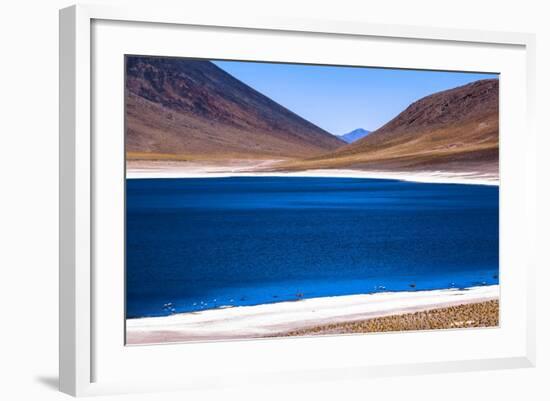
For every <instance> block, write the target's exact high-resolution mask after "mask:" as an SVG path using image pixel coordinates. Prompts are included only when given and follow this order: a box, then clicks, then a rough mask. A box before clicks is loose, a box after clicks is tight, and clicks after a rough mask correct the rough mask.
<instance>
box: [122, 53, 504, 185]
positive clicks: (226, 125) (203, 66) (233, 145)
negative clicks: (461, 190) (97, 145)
mask: <svg viewBox="0 0 550 401" xmlns="http://www.w3.org/2000/svg"><path fill="white" fill-rule="evenodd" d="M126 71H127V79H126V158H127V169H128V171H130V172H131V171H156V172H159V171H186V170H191V171H193V172H200V170H201V168H202V169H203V170H204V172H205V173H207V174H208V173H211V172H216V173H220V172H230V173H249V172H277V171H279V172H280V171H305V170H354V171H373V172H404V173H406V172H413V173H414V172H423V173H425V172H427V173H430V172H438V173H441V172H449V173H453V174H456V173H461V174H466V175H468V174H474V175H476V176H483V177H490V178H491V179H498V155H499V131H498V121H499V117H498V98H499V97H498V93H499V90H498V88H499V85H498V79H487V80H481V81H476V82H473V83H470V84H467V85H464V86H461V87H458V88H454V89H450V90H446V91H443V92H438V93H434V94H432V95H429V96H426V97H424V98H422V99H420V100H418V101H416V102H414V103H412V104H411V105H410V106H408V107H407V108H406V109H405V110H404V111H403V112H401V113H400V114H398V115H397V116H396V117H395V118H393V119H392V120H391V121H389V122H388V123H387V124H385V125H384V126H382V127H381V128H379V129H378V130H376V131H374V132H372V133H370V134H369V135H367V136H366V137H364V138H362V139H359V140H357V141H355V142H353V143H350V144H346V143H345V142H344V141H343V140H341V139H339V138H337V137H336V136H334V135H331V134H330V133H328V132H326V131H324V130H323V129H321V128H319V127H317V126H316V125H314V124H312V123H311V122H309V121H306V120H305V119H303V118H301V117H300V116H298V115H296V114H294V113H293V112H291V111H289V110H288V109H286V108H285V107H283V106H281V105H280V104H278V103H276V102H274V101H272V100H271V99H269V98H268V97H266V96H264V95H262V94H261V93H259V92H257V91H256V90H254V89H253V88H251V87H249V86H247V85H246V84H244V83H242V82H241V81H239V80H237V79H236V78H234V77H233V76H231V75H230V74H228V73H226V72H225V71H223V70H222V69H220V68H219V67H217V66H216V65H215V64H213V63H211V62H209V61H203V60H186V59H176V58H155V57H138V56H129V57H128V58H127V69H126Z"/></svg>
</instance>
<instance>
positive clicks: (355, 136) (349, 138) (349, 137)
mask: <svg viewBox="0 0 550 401" xmlns="http://www.w3.org/2000/svg"><path fill="white" fill-rule="evenodd" d="M370 133H371V131H367V130H366V129H364V128H356V129H354V130H353V131H350V132H348V133H347V134H343V135H339V138H340V139H342V140H344V141H346V142H347V143H352V142H355V141H357V140H359V139H361V138H363V137H365V136H367V135H368V134H370Z"/></svg>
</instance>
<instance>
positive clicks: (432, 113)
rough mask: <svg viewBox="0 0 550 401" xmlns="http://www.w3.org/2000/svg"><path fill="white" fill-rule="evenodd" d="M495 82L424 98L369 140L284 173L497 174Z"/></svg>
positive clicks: (292, 166) (293, 165)
mask: <svg viewBox="0 0 550 401" xmlns="http://www.w3.org/2000/svg"><path fill="white" fill-rule="evenodd" d="M498 94H499V83H498V79H487V80H481V81H476V82H473V83H470V84H467V85H464V86H461V87H458V88H454V89H450V90H446V91H443V92H438V93H435V94H432V95H430V96H426V97H424V98H422V99H420V100H418V101H416V102H414V103H412V104H411V105H410V106H409V107H407V108H406V109H405V110H404V111H403V112H401V113H400V114H399V115H397V116H396V117H395V118H394V119H393V120H391V121H390V122H388V123H387V124H385V125H384V126H382V127H381V128H379V129H378V130H376V131H374V132H372V133H371V134H369V135H368V136H366V137H364V138H362V139H360V140H358V141H356V142H354V143H351V144H349V145H346V146H344V147H341V148H339V149H337V150H335V151H333V152H328V153H327V154H325V155H322V156H319V157H312V158H307V159H306V160H301V161H296V162H293V163H287V164H286V166H285V168H288V169H304V168H308V169H309V168H355V169H381V170H438V169H441V170H450V171H452V170H455V171H475V172H487V173H492V174H494V173H498V155H499V132H498V127H499V126H498V119H499V118H498V98H499V95H498Z"/></svg>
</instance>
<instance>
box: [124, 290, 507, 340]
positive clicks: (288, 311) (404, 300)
mask: <svg viewBox="0 0 550 401" xmlns="http://www.w3.org/2000/svg"><path fill="white" fill-rule="evenodd" d="M498 298H499V286H498V285H491V286H481V287H472V288H468V289H445V290H432V291H403V292H386V293H376V294H361V295H345V296H336V297H322V298H311V299H304V300H299V301H289V302H278V303H273V304H262V305H256V306H239V307H233V308H224V309H211V310H205V311H200V312H192V313H180V314H175V315H171V316H163V317H151V318H139V319H127V320H126V341H127V344H155V343H166V342H184V341H206V340H223V339H239V338H255V337H265V336H271V335H275V334H278V333H284V332H288V331H292V330H298V329H303V328H307V327H312V326H318V325H323V324H328V323H340V322H352V321H358V320H365V319H370V318H375V317H381V316H389V315H399V314H403V313H410V312H418V311H425V310H430V309H435V308H444V307H448V306H456V305H463V304H470V303H477V302H483V301H489V300H496V299H498Z"/></svg>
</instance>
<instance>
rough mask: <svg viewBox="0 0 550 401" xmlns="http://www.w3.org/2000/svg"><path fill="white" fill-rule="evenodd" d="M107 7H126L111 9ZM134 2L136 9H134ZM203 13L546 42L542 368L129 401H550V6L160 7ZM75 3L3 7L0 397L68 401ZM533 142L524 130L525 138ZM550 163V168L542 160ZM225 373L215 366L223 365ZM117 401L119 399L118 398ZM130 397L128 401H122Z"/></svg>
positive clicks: (489, 1) (540, 60)
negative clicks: (62, 325)
mask: <svg viewBox="0 0 550 401" xmlns="http://www.w3.org/2000/svg"><path fill="white" fill-rule="evenodd" d="M96 2H97V3H115V4H124V3H132V1H125V0H118V1H117V0H112V1H105V0H104V1H99V0H97V1H96ZM135 2H136V1H134V2H133V3H135ZM150 2H151V3H153V4H155V6H156V7H162V6H166V5H168V4H170V3H172V4H179V5H180V7H186V8H188V9H189V12H193V10H195V9H196V10H200V9H203V10H213V12H216V13H222V14H232V13H246V12H254V13H255V14H265V15H277V16H295V17H302V18H321V19H336V20H364V21H367V22H374V23H395V24H407V25H428V26H436V27H438V26H439V27H456V28H473V29H488V30H504V31H525V32H532V33H536V34H537V114H538V119H537V122H536V129H537V134H538V141H539V146H538V149H539V155H538V166H539V169H538V185H539V194H538V211H537V213H538V216H539V227H538V232H539V238H538V244H537V245H538V246H537V251H538V255H539V266H538V273H537V283H538V294H537V302H538V304H537V311H538V312H537V319H538V320H537V326H538V329H537V330H538V333H537V336H538V344H537V346H538V366H537V367H536V368H534V369H523V370H509V371H493V372H481V373H461V374H442V375H435V376H416V377H397V378H383V379H371V380H365V381H363V382H327V383H316V384H306V385H297V386H293V387H288V388H259V387H254V386H251V387H250V388H247V389H242V388H240V389H230V390H227V391H226V392H224V393H223V394H222V393H220V392H209V393H203V394H181V393H165V394H149V395H140V396H134V395H132V396H121V397H120V398H121V399H131V400H159V399H162V400H164V399H182V398H183V397H187V399H193V400H195V399H210V400H218V399H224V400H232V399H238V400H248V399H250V400H256V399H262V400H264V399H267V400H269V399H287V400H300V399H304V400H309V399H316V400H333V399H337V400H344V399H360V398H364V399H366V398H367V397H368V398H379V399H387V398H389V399H397V398H407V399H422V400H436V399H437V400H440V399H442V398H443V399H446V400H455V399H456V400H462V401H463V400H464V399H476V400H477V399H482V398H485V399H494V400H499V399H529V400H538V399H548V397H550V389H549V386H548V381H549V379H550V351H549V347H548V343H549V340H548V339H550V332H549V317H548V313H547V310H546V307H547V306H549V299H550V297H549V295H548V291H547V286H548V283H549V282H550V274H549V270H550V265H549V263H548V257H547V256H546V254H547V252H545V250H546V248H547V247H548V246H550V235H548V231H547V230H546V229H545V228H546V227H545V226H546V225H547V224H549V222H550V220H549V213H548V211H547V210H545V209H544V207H545V205H548V204H550V202H549V196H548V195H549V191H548V184H547V182H548V181H549V180H548V179H547V177H546V176H544V174H543V173H546V172H550V168H549V167H550V163H549V162H548V160H550V158H548V157H547V156H546V154H547V149H550V141H549V139H548V137H549V136H550V130H549V129H548V128H549V125H548V122H547V115H548V113H549V107H548V106H549V102H548V93H547V91H548V90H550V85H549V78H548V74H549V73H550V29H549V28H548V16H549V15H550V13H549V12H548V10H546V9H545V7H544V6H545V3H546V2H544V1H540V2H539V1H530V0H524V1H521V2H503V1H498V0H485V1H479V0H460V1H441V0H433V1H431V0H416V1H410V0H409V1H407V0H402V1H397V0H379V1H368V0H360V1H353V0H338V1H332V2H321V0H302V1H298V0H273V1H270V2H268V1H255V2H253V1H250V2H247V1H245V0H230V1H221V0H220V1H209V0H203V1H199V0H192V1H189V0H179V1H162V0H156V1H154V2H153V1H150ZM70 4H72V2H71V1H65V0H49V1H48V0H26V1H19V2H16V1H14V0H12V1H4V2H2V5H1V6H0V7H1V13H0V15H1V22H0V30H1V31H0V43H1V47H0V49H1V51H2V55H1V61H0V80H1V81H0V82H1V83H0V105H1V107H0V110H1V112H0V176H1V180H0V244H1V245H0V398H1V399H6V400H19V399H25V400H57V399H64V398H66V397H67V396H65V395H62V394H60V393H58V392H57V390H56V387H57V323H58V321H57V289H58V286H57V280H58V275H57V262H58V239H57V233H58V225H57V220H58V205H57V201H58V195H57V193H58V179H57V174H58V161H57V160H58V134H57V129H58V89H57V88H58V70H57V67H58V62H57V58H58V45H57V43H58V28H57V24H58V22H57V11H58V9H59V8H62V7H65V6H68V5H70ZM517 134H518V135H522V133H521V132H518V133H517ZM545 156H546V157H547V159H546V160H545V159H543V157H545ZM213 363H214V362H213ZM108 398H109V399H111V398H113V399H114V397H108ZM117 399H119V398H117Z"/></svg>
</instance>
